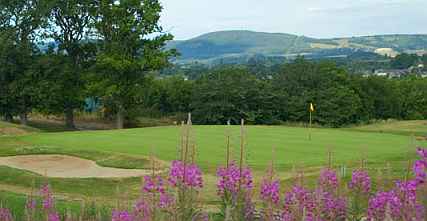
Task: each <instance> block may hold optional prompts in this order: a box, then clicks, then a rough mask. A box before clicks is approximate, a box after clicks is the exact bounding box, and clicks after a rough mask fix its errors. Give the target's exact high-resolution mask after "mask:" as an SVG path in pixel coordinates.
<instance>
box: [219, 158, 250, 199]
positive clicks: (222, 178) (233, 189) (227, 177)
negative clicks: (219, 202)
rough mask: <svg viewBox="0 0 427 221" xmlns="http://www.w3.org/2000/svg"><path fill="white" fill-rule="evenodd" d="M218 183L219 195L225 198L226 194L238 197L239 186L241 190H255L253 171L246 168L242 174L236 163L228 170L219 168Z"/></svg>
mask: <svg viewBox="0 0 427 221" xmlns="http://www.w3.org/2000/svg"><path fill="white" fill-rule="evenodd" d="M217 176H218V182H217V188H218V195H219V196H224V194H225V193H226V192H228V193H230V194H231V195H233V196H236V195H237V194H238V192H239V185H240V188H241V190H247V191H249V190H251V189H252V188H253V178H252V171H251V170H250V169H249V168H248V167H245V168H243V169H242V174H240V168H239V167H237V166H236V164H235V163H231V164H230V165H229V166H228V168H218V170H217Z"/></svg>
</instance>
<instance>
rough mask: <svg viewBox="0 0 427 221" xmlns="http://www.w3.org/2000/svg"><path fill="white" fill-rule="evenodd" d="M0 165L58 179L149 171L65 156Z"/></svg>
mask: <svg viewBox="0 0 427 221" xmlns="http://www.w3.org/2000/svg"><path fill="white" fill-rule="evenodd" d="M0 165H2V166H8V167H12V168H16V169H21V170H28V171H31V172H34V173H37V174H40V175H44V176H48V177H58V178H124V177H140V176H144V175H147V174H150V173H151V171H150V170H143V169H117V168H109V167H101V166H99V165H97V164H96V163H95V162H94V161H90V160H85V159H82V158H78V157H72V156H65V155H27V156H13V157H0Z"/></svg>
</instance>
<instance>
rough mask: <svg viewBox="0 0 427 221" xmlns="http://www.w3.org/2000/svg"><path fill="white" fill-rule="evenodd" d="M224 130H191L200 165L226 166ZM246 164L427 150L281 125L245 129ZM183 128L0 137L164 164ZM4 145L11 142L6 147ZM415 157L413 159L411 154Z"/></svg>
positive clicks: (401, 139)
mask: <svg viewBox="0 0 427 221" xmlns="http://www.w3.org/2000/svg"><path fill="white" fill-rule="evenodd" d="M226 130H227V127H226V126H193V128H192V132H193V134H194V135H193V137H194V140H195V143H196V144H197V152H198V153H197V161H198V163H199V164H200V165H201V166H202V167H203V168H204V169H209V168H212V169H213V168H216V166H218V165H221V164H224V161H225V160H224V159H225V146H226V145H225V144H226V139H225V134H226ZM230 130H231V134H232V139H231V145H232V148H233V152H234V155H236V154H237V153H238V148H239V142H240V138H239V130H240V128H239V127H238V126H232V127H231V128H230ZM245 130H246V142H247V152H248V154H247V156H246V157H247V159H248V163H249V164H250V165H251V166H253V167H255V168H257V169H264V168H265V166H266V165H268V162H269V161H270V160H271V158H272V148H273V147H275V148H276V154H275V161H276V163H277V166H278V167H291V166H293V165H296V166H299V167H301V166H303V167H307V166H320V165H324V164H326V161H327V151H328V149H331V150H332V152H333V154H334V155H333V157H334V163H339V164H351V163H354V162H356V161H358V160H360V159H361V158H362V157H364V158H366V159H367V160H368V161H369V162H372V163H373V162H376V163H385V162H386V161H400V160H404V159H406V158H408V157H410V156H411V155H414V146H415V145H424V146H427V142H426V141H417V140H415V139H413V138H411V137H409V136H404V135H395V134H388V133H373V132H369V133H367V132H359V131H352V130H340V129H313V130H312V140H311V141H310V140H308V131H307V129H306V128H296V127H278V126H247V127H246V128H245ZM179 137H180V128H179V127H174V126H170V127H153V128H140V129H129V130H120V131H117V130H113V131H81V132H61V133H34V134H28V135H22V136H16V137H13V138H10V137H7V138H2V139H3V141H4V142H2V140H1V139H0V149H3V150H4V148H8V147H7V146H10V145H11V143H14V144H15V145H16V146H15V147H17V146H25V147H27V148H46V149H50V148H52V149H57V150H63V151H66V152H75V153H77V155H78V153H79V152H84V151H96V152H103V153H104V154H105V153H120V154H126V155H131V156H143V155H145V156H146V155H149V154H150V153H151V152H152V151H154V153H155V155H156V156H157V157H158V158H160V159H162V160H166V161H170V160H174V159H176V156H177V147H178V146H179V143H180V138H179ZM2 143H5V144H7V145H6V146H2ZM410 154H411V155H410Z"/></svg>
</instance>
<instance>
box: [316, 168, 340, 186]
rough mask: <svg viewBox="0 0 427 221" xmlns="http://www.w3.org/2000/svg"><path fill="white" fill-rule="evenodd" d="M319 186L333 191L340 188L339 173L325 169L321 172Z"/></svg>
mask: <svg viewBox="0 0 427 221" xmlns="http://www.w3.org/2000/svg"><path fill="white" fill-rule="evenodd" d="M318 183H319V186H320V188H321V189H322V190H323V191H333V190H336V189H337V188H338V179H337V174H336V172H335V171H334V170H331V169H324V170H322V171H321V172H320V176H319V182H318Z"/></svg>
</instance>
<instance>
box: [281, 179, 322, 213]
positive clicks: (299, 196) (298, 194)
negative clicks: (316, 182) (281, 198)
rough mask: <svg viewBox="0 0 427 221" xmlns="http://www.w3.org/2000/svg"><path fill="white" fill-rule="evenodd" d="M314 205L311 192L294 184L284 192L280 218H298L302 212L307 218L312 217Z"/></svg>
mask: <svg viewBox="0 0 427 221" xmlns="http://www.w3.org/2000/svg"><path fill="white" fill-rule="evenodd" d="M314 205H315V202H314V199H313V194H312V193H311V192H310V191H308V190H306V189H304V188H303V187H299V186H294V187H293V188H292V190H291V191H290V192H287V193H286V194H285V202H284V206H283V213H282V219H283V221H293V220H298V218H302V217H303V214H304V213H305V214H306V216H307V217H306V218H307V219H308V218H309V217H310V218H312V216H313V209H314Z"/></svg>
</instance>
